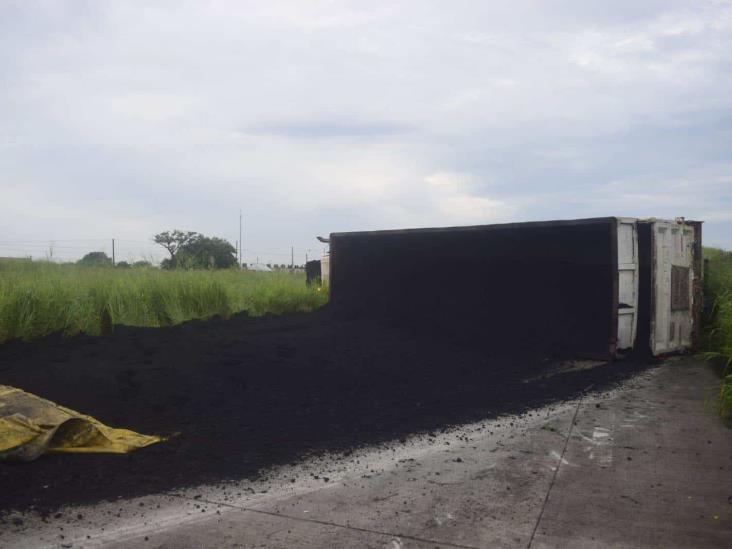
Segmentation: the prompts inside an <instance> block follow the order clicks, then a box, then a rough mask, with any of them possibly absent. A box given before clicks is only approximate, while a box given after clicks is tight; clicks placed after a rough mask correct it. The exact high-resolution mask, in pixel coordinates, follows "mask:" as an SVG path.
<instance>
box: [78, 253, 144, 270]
mask: <svg viewBox="0 0 732 549" xmlns="http://www.w3.org/2000/svg"><path fill="white" fill-rule="evenodd" d="M76 263H77V264H78V265H90V266H92V267H105V266H106V267H111V266H112V258H111V257H109V256H108V255H107V254H105V253H104V252H89V253H88V254H86V255H85V256H84V257H82V258H81V259H80V260H79V261H77V262H76ZM116 267H119V268H121V269H130V268H136V269H139V268H142V267H152V263H150V262H149V261H133V262H132V263H129V262H128V261H119V262H118V263H117V264H116Z"/></svg>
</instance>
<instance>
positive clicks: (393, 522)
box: [0, 358, 732, 549]
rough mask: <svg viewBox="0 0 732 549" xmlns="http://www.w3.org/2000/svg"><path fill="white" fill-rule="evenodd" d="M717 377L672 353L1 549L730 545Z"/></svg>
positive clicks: (7, 539) (10, 537)
mask: <svg viewBox="0 0 732 549" xmlns="http://www.w3.org/2000/svg"><path fill="white" fill-rule="evenodd" d="M718 384H719V380H718V379H717V378H716V377H715V376H714V374H713V373H712V372H711V370H710V369H709V367H708V366H706V365H705V364H703V363H701V362H699V361H697V360H695V359H690V358H683V359H672V360H671V361H669V362H667V363H666V364H663V365H662V366H660V367H658V368H654V369H652V370H649V371H647V372H645V373H643V374H641V375H639V376H638V377H636V378H634V379H633V380H632V381H630V382H628V383H627V384H626V385H625V386H624V387H622V388H621V389H617V390H614V391H612V392H610V393H606V394H603V395H593V396H588V397H585V398H583V399H581V400H579V401H575V402H571V403H567V404H564V405H561V406H554V407H549V408H543V409H540V410H535V411H534V412H532V413H530V414H526V415H524V416H522V417H516V418H502V419H500V420H495V421H490V422H484V423H479V424H474V425H468V426H464V427H463V428H460V429H455V430H452V431H449V432H445V433H429V434H425V435H423V436H415V437H414V438H412V439H409V440H406V441H402V442H399V443H395V444H393V445H385V446H383V447H380V448H371V449H364V450H360V451H357V452H354V453H352V454H350V455H341V456H327V457H321V458H318V459H312V460H306V461H304V462H303V463H301V464H299V465H297V466H292V467H287V468H280V469H278V470H275V471H272V472H270V473H268V474H267V475H266V478H264V479H262V480H260V481H257V482H248V481H242V482H234V483H228V484H225V485H221V486H213V487H205V488H198V489H190V490H184V491H180V492H176V493H170V494H162V495H157V496H150V497H145V498H139V499H136V500H132V501H124V502H122V501H117V502H106V503H101V504H98V505H95V506H93V507H86V508H73V509H64V510H63V511H62V513H61V515H60V516H59V517H58V518H50V519H48V520H47V521H45V522H44V521H41V520H40V519H38V518H34V517H32V516H28V515H24V516H18V517H15V519H16V520H14V521H13V520H12V517H11V519H10V520H8V521H6V523H5V524H3V525H0V528H2V530H0V546H2V547H40V546H49V547H97V546H102V545H103V546H110V547H119V548H135V549H137V548H145V547H150V548H163V547H166V548H186V547H241V548H245V547H246V548H248V547H252V548H253V547H266V548H294V547H312V548H320V547H328V548H331V547H332V548H341V547H373V548H380V549H386V548H388V549H398V548H412V547H414V548H417V547H419V548H436V547H444V548H451V547H459V548H476V547H535V548H542V547H577V548H588V547H689V548H692V547H693V548H703V547H714V548H720V547H732V431H730V430H728V429H727V428H725V427H724V426H723V425H722V423H721V422H720V420H719V419H718V418H717V417H716V416H715V415H714V413H713V412H712V411H711V410H710V409H709V407H708V406H706V405H705V399H706V398H708V397H709V395H710V394H711V393H712V392H713V390H714V389H716V388H718Z"/></svg>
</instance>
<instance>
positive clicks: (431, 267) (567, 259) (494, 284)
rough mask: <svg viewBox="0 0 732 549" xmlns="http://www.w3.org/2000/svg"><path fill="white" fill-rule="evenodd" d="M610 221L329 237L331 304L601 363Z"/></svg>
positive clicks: (609, 319)
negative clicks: (578, 356)
mask: <svg viewBox="0 0 732 549" xmlns="http://www.w3.org/2000/svg"><path fill="white" fill-rule="evenodd" d="M616 231H617V223H616V219H615V218H600V219H591V220H576V221H559V222H538V223H521V224H506V225H487V226H474V227H458V228H446V229H416V230H404V231H375V232H361V233H333V234H332V235H331V285H330V287H331V304H332V306H333V308H334V310H335V311H337V312H338V313H340V314H345V315H372V316H374V317H375V319H376V320H377V321H380V322H386V323H390V324H393V325H394V326H395V327H396V328H400V329H407V330H418V331H420V332H422V333H428V334H433V335H435V336H441V337H449V338H453V339H456V340H457V341H460V342H461V343H465V344H471V345H474V344H479V345H482V346H486V347H491V348H495V349H511V348H513V349H517V350H521V351H531V352H539V353H552V354H556V355H580V356H593V357H603V358H610V357H611V356H612V354H613V352H614V344H615V341H616V335H615V334H616V333H617V233H616Z"/></svg>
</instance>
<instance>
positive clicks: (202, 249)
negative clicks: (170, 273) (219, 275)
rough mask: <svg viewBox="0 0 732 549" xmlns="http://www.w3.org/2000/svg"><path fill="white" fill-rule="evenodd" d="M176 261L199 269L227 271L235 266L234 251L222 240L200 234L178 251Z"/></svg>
mask: <svg viewBox="0 0 732 549" xmlns="http://www.w3.org/2000/svg"><path fill="white" fill-rule="evenodd" d="M176 260H177V261H178V263H183V264H185V265H186V266H190V267H193V268H200V269H228V268H230V267H233V266H235V265H236V249H235V248H234V246H232V245H231V243H230V242H227V241H226V240H224V239H223V238H218V237H215V236H214V237H208V236H203V235H201V234H199V235H196V236H195V238H193V239H191V240H190V241H189V242H186V243H185V244H184V245H183V246H181V247H180V249H179V250H178V253H177V256H176Z"/></svg>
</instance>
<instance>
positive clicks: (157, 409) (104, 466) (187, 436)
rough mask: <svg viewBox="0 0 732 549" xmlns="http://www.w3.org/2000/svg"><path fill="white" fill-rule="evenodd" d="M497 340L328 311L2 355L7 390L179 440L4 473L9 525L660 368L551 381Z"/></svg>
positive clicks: (59, 458)
mask: <svg viewBox="0 0 732 549" xmlns="http://www.w3.org/2000/svg"><path fill="white" fill-rule="evenodd" d="M482 343H484V345H475V346H466V345H464V344H461V343H460V342H457V341H455V340H449V339H445V338H443V337H440V334H434V333H421V334H415V333H406V332H400V331H397V330H395V329H393V328H390V327H388V326H382V325H379V324H378V323H376V322H374V321H373V320H371V321H363V320H357V319H343V318H339V317H337V316H334V315H333V314H332V313H331V312H330V311H329V309H328V307H325V308H323V309H321V310H319V311H316V312H315V313H311V314H295V315H285V316H279V317H278V316H266V317H263V318H249V317H248V316H246V315H245V314H240V315H236V316H234V317H233V318H231V319H229V320H211V321H205V322H204V321H193V322H189V323H186V324H183V325H180V326H175V327H171V328H156V329H155V328H130V327H118V328H116V329H115V331H114V333H113V334H112V335H111V336H108V337H90V336H76V337H72V338H64V337H62V336H61V335H54V336H51V337H48V338H45V339H43V340H39V341H35V342H29V343H25V342H19V341H14V342H10V343H7V344H4V345H1V346H0V383H1V384H6V385H12V386H16V387H19V388H21V389H24V390H26V391H29V392H32V393H36V394H38V395H39V396H42V397H44V398H47V399H50V400H53V401H55V402H58V403H60V404H62V405H64V406H67V407H70V408H73V409H75V410H78V411H80V412H82V413H85V414H89V415H92V416H94V417H96V418H97V419H99V420H100V421H102V422H104V423H107V424H108V425H110V426H114V427H125V428H129V429H133V430H136V431H139V432H142V433H145V434H160V435H164V436H168V437H170V438H169V439H168V440H167V441H166V442H164V443H161V444H157V445H153V446H151V447H148V448H145V449H142V450H140V451H137V452H135V453H132V454H129V455H122V456H120V455H101V454H96V455H48V456H43V457H41V458H40V459H38V460H37V461H35V462H32V463H0V486H1V487H2V489H1V490H0V515H1V514H2V513H3V512H8V511H10V510H20V511H23V510H28V509H31V508H32V509H35V510H36V511H39V512H41V513H48V512H52V511H54V510H55V509H56V508H58V507H59V506H61V505H63V504H73V503H91V502H94V501H99V500H102V499H107V500H113V499H116V498H119V497H128V496H136V495H143V494H151V493H157V492H161V491H165V490H169V489H172V488H177V487H182V486H192V485H198V484H203V483H210V482H217V481H224V480H229V479H239V478H254V477H256V476H257V475H259V474H260V473H261V471H262V470H264V469H266V468H268V467H270V466H273V465H278V464H285V463H292V462H294V461H297V460H300V459H303V458H305V457H307V456H309V455H313V454H319V453H323V452H325V451H345V452H348V451H349V449H352V448H354V447H358V446H362V445H367V444H375V443H381V442H385V441H390V440H399V439H401V438H403V437H405V436H407V435H408V434H412V433H416V432H424V433H427V434H429V433H430V432H433V431H436V430H440V429H445V428H447V427H450V426H455V425H460V424H462V423H466V422H470V421H476V420H480V419H487V418H494V417H497V416H500V415H502V414H514V413H521V412H523V411H525V410H528V409H531V408H534V407H538V406H542V405H544V404H547V403H551V402H558V401H562V400H566V399H570V398H574V397H576V396H577V395H579V394H581V393H582V392H583V391H585V390H587V388H588V386H590V385H591V386H592V388H593V390H601V389H604V388H610V387H611V386H613V385H615V384H617V383H619V382H621V381H622V380H624V379H627V378H628V377H629V376H631V375H633V374H635V373H637V372H638V371H639V370H641V369H644V368H647V367H648V366H647V365H646V364H643V363H638V362H631V361H619V362H615V363H608V364H605V365H601V366H598V367H595V368H590V369H576V370H574V371H571V372H568V373H565V374H562V375H555V376H550V377H543V373H544V372H546V371H547V370H548V368H549V365H550V364H551V362H550V361H549V360H548V358H550V357H545V356H536V355H532V354H531V353H530V352H525V350H524V351H522V350H520V349H519V350H515V349H514V350H512V351H511V352H510V353H509V352H507V351H499V350H498V348H499V347H498V346H497V345H495V344H491V342H489V341H484V342H482ZM494 343H495V342H494ZM553 358H557V357H553Z"/></svg>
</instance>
